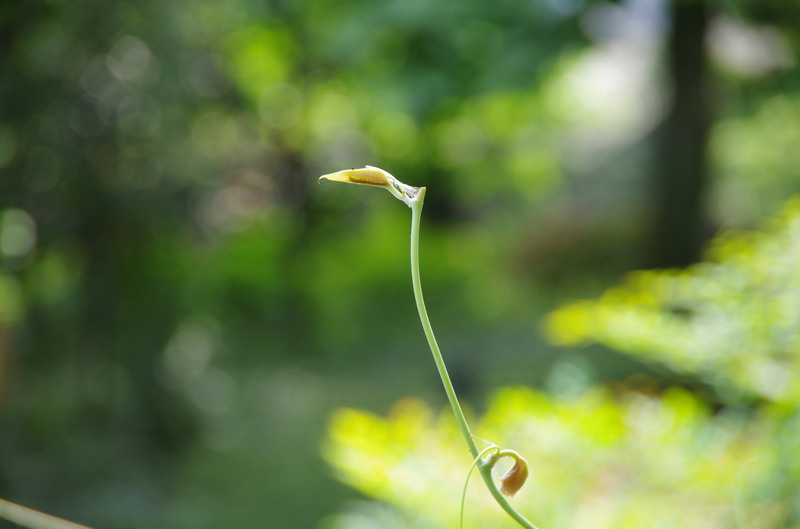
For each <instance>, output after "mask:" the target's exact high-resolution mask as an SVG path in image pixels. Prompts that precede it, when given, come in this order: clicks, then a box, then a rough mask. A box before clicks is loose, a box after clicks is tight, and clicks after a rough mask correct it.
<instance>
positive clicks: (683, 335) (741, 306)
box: [544, 199, 800, 407]
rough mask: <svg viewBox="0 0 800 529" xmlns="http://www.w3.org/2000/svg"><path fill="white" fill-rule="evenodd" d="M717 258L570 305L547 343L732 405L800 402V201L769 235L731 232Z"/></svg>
mask: <svg viewBox="0 0 800 529" xmlns="http://www.w3.org/2000/svg"><path fill="white" fill-rule="evenodd" d="M708 253H709V255H708V260H707V261H705V262H703V263H701V264H697V265H694V266H692V267H689V268H687V269H684V270H657V271H646V272H637V273H635V274H632V275H631V276H630V277H629V278H628V280H627V281H626V282H624V283H623V284H622V285H620V286H618V287H614V288H611V289H609V290H608V291H606V292H605V293H604V294H603V295H602V296H601V297H600V298H599V299H598V300H596V301H578V302H574V303H571V304H568V305H565V306H563V307H561V308H560V309H558V310H556V311H555V312H553V313H551V314H550V315H549V316H548V317H547V319H546V320H545V324H544V326H545V332H546V335H547V337H548V338H549V339H550V340H551V341H552V342H553V343H556V344H558V345H562V346H567V345H575V344H580V343H588V342H599V343H602V344H605V345H607V346H609V347H613V348H615V349H617V350H620V351H623V352H625V353H626V354H630V355H635V356H640V357H642V358H646V359H649V360H652V361H655V362H659V363H662V364H665V365H667V366H668V367H670V368H672V369H674V370H676V371H678V372H682V373H687V374H691V375H696V376H698V377H701V378H703V379H704V380H706V381H708V382H709V383H710V384H711V385H712V386H714V387H715V388H716V389H718V390H719V398H721V399H722V400H723V401H725V402H732V403H736V402H738V401H745V402H747V401H752V400H753V399H763V400H767V401H770V402H776V403H783V404H786V405H787V406H789V407H794V406H796V405H797V403H798V402H800V385H799V384H798V380H797V379H796V377H795V376H794V373H796V372H797V371H798V369H800V329H798V326H797V322H798V321H800V303H799V302H798V292H800V268H798V266H797V263H798V261H800V200H798V199H794V200H792V201H790V202H789V204H788V205H787V206H786V208H785V209H784V211H783V213H782V214H781V215H780V216H779V217H776V218H773V219H771V222H770V223H769V225H768V227H767V228H765V231H763V232H744V233H735V232H734V233H727V234H725V235H722V236H720V237H719V238H717V239H716V240H715V241H714V243H713V244H712V245H711V247H710V249H709V252H708Z"/></svg>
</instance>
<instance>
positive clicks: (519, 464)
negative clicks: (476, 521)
mask: <svg viewBox="0 0 800 529" xmlns="http://www.w3.org/2000/svg"><path fill="white" fill-rule="evenodd" d="M473 437H476V436H473ZM482 440H483V439H482ZM486 442H488V441H486ZM504 457H510V458H512V459H513V460H514V466H512V467H511V469H509V471H508V472H506V473H505V475H504V476H503V477H502V478H500V483H501V484H502V486H501V488H500V492H502V493H503V494H504V495H505V496H509V497H510V496H513V495H514V494H516V493H517V492H519V490H520V489H521V488H522V486H523V485H524V484H525V481H526V480H527V479H528V462H527V461H526V460H525V458H524V457H522V456H521V455H519V453H517V452H515V451H514V450H502V449H501V448H500V447H499V446H497V445H496V444H494V443H490V444H489V446H487V447H486V448H484V449H483V450H481V452H480V453H479V454H478V456H477V457H476V458H475V460H474V461H473V462H472V465H471V466H470V467H469V471H467V479H466V480H465V481H464V490H463V492H462V493H461V517H460V522H459V527H462V528H463V527H464V504H465V502H466V499H467V486H468V485H469V478H470V477H471V476H472V471H473V470H474V469H475V467H476V466H478V467H480V468H488V469H489V470H490V471H491V470H492V469H493V468H494V466H495V465H496V464H497V462H498V461H499V460H500V459H502V458H504Z"/></svg>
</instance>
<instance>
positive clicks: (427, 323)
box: [410, 187, 537, 529]
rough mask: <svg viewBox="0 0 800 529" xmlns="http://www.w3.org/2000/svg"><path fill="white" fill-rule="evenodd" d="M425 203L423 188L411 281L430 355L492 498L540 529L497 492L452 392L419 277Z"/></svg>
mask: <svg viewBox="0 0 800 529" xmlns="http://www.w3.org/2000/svg"><path fill="white" fill-rule="evenodd" d="M424 201H425V188H424V187H423V188H420V190H419V192H418V193H417V194H416V196H415V197H414V198H413V199H412V200H411V201H410V202H411V203H410V206H411V281H412V283H413V286H414V299H415V300H416V302H417V311H418V312H419V320H420V322H421V323H422V330H423V331H425V337H426V338H427V339H428V345H429V346H430V349H431V353H432V354H433V361H434V362H435V363H436V368H437V369H438V370H439V377H440V378H441V379H442V384H443V385H444V391H445V393H447V399H448V400H449V401H450V407H451V408H452V409H453V415H454V416H455V418H456V423H457V424H458V429H459V430H460V431H461V435H462V436H463V437H464V441H465V442H466V443H467V448H468V449H469V453H470V454H472V457H473V459H475V460H477V461H478V469H479V471H480V473H481V476H482V477H483V481H484V482H485V483H486V487H487V488H488V489H489V492H490V493H491V494H492V496H493V497H494V499H495V500H496V501H497V503H498V504H499V505H500V507H502V508H503V510H504V511H506V512H507V513H508V515H509V516H511V518H513V519H514V520H515V521H516V522H517V523H519V524H520V525H521V526H522V527H526V528H528V529H537V527H536V526H535V525H533V524H532V523H531V522H529V521H528V520H527V519H525V517H524V516H522V515H521V514H520V513H518V512H517V511H516V509H514V507H512V506H511V504H510V503H508V500H506V498H505V496H503V494H502V493H501V492H500V490H499V489H498V488H497V485H496V484H495V482H494V479H492V467H493V466H494V464H493V462H492V463H485V462H482V461H480V459H479V452H478V447H477V446H476V445H475V440H474V439H473V438H472V432H471V431H470V429H469V425H468V424H467V419H466V417H464V412H463V411H462V410H461V404H459V402H458V397H457V396H456V391H455V389H454V388H453V383H452V382H451V381H450V375H448V373H447V366H445V364H444V358H442V352H441V350H440V349H439V344H438V343H437V342H436V336H434V334H433V328H432V327H431V320H430V318H429V317H428V311H427V309H426V308H425V299H424V298H423V297H422V283H421V281H420V276H419V225H420V219H421V217H422V204H423V202H424Z"/></svg>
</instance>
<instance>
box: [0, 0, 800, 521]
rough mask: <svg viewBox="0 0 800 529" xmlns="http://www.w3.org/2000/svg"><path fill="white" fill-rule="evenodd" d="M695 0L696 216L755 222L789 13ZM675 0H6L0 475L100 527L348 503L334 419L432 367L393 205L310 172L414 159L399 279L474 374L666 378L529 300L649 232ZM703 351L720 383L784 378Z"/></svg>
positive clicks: (606, 269)
mask: <svg viewBox="0 0 800 529" xmlns="http://www.w3.org/2000/svg"><path fill="white" fill-rule="evenodd" d="M716 9H717V11H715V12H714V16H713V23H712V27H711V30H710V33H709V35H708V43H709V44H708V47H709V54H710V59H711V60H710V64H711V68H712V69H713V71H714V73H715V74H716V76H717V77H716V78H717V80H718V83H717V85H716V86H715V87H714V88H715V91H714V96H715V97H714V98H713V103H714V107H715V110H716V113H717V116H718V120H717V122H716V123H715V125H714V127H713V129H712V133H711V155H712V156H711V159H710V162H711V163H710V166H711V173H710V174H711V181H710V183H709V194H708V199H709V204H710V208H709V211H708V214H709V216H710V217H711V219H712V220H713V221H714V223H716V224H719V225H723V226H739V227H748V226H752V225H753V224H754V223H755V222H757V220H758V219H760V218H761V217H762V216H764V215H765V214H771V213H774V212H775V211H776V210H777V208H778V204H780V203H781V202H782V201H783V200H784V199H785V197H786V196H788V194H790V193H794V192H797V191H798V190H800V175H798V173H797V167H800V160H799V159H798V155H799V154H800V151H798V150H797V149H793V148H792V146H793V144H794V143H793V138H794V137H795V136H796V128H797V124H796V121H797V120H796V119H795V117H796V114H797V112H796V108H795V107H796V102H797V92H798V88H797V87H798V84H797V80H798V78H800V77H798V71H797V68H796V67H795V66H796V65H795V64H794V62H793V57H796V56H797V49H798V46H799V45H800V42H799V41H798V35H797V27H798V26H797V25H796V24H794V23H793V20H794V19H793V16H794V13H796V9H794V8H793V6H792V5H790V4H789V3H785V2H771V3H769V4H768V5H767V4H766V3H761V2H750V1H741V2H736V3H731V4H730V5H725V6H716ZM669 10H670V5H669V4H666V3H659V2H646V1H641V0H626V1H622V2H604V1H597V0H592V1H588V0H586V1H581V0H543V1H539V2H519V1H514V0H499V1H497V2H493V3H488V4H487V3H485V2H478V1H463V0H462V1H456V0H446V1H440V2H435V3H430V2H422V1H420V0H412V1H408V0H386V1H378V2H374V1H366V0H356V1H352V2H333V1H330V0H309V1H302V2H291V1H285V0H269V1H265V2H257V1H255V0H226V1H198V2H180V3H174V2H160V1H156V0H140V1H137V2H131V1H126V0H119V1H111V2H109V1H106V0H76V1H74V2H65V1H63V0H31V1H26V2H4V3H0V71H2V72H3V76H2V78H0V101H2V102H3V104H0V496H2V497H4V498H8V499H10V500H13V501H16V502H20V503H23V504H27V505H30V506H32V507H35V508H38V509H42V510H45V511H47V512H52V513H53V514H57V515H60V516H64V517H67V518H74V519H76V520H77V521H80V522H82V523H87V524H89V525H94V526H97V527H107V528H112V529H113V528H120V529H126V528H133V527H137V528H138V527H143V526H148V525H151V526H159V527H171V528H175V529H179V528H184V527H187V528H188V527H191V528H192V529H200V528H203V527H231V528H234V527H253V526H264V527H313V526H315V524H317V523H318V522H319V520H321V519H323V518H324V517H325V516H326V515H328V514H330V513H334V512H337V511H339V510H340V506H341V505H342V503H343V502H345V501H347V500H348V499H353V498H354V497H356V496H357V494H359V493H357V492H354V491H353V490H351V489H348V488H346V487H345V486H342V485H340V484H339V483H338V482H337V481H336V480H335V479H334V478H333V477H332V476H331V475H330V474H329V472H328V466H327V465H326V464H325V463H324V462H323V460H322V459H321V457H320V455H319V453H318V452H319V450H318V448H319V444H320V442H321V439H323V437H324V435H325V434H324V419H325V417H326V416H327V415H328V413H329V412H330V411H331V410H332V409H333V408H335V407H338V406H343V405H346V406H352V407H366V408H369V409H371V410H373V411H375V412H382V411H385V410H386V409H387V408H388V407H389V406H390V405H391V403H392V402H393V401H394V400H396V399H397V398H398V397H399V396H401V395H406V394H413V395H416V396H418V397H424V398H426V399H429V400H432V401H436V400H437V399H441V395H440V392H439V391H438V390H439V386H438V381H437V380H436V378H435V375H434V373H433V371H432V370H431V369H430V368H431V366H430V359H429V358H428V356H427V353H426V352H425V349H424V344H423V342H422V336H421V335H420V334H419V333H418V332H417V331H416V329H417V327H416V325H417V322H416V320H415V318H416V316H415V313H414V309H413V301H412V296H411V292H410V289H409V280H408V270H407V256H406V254H405V248H406V242H407V236H408V235H407V229H408V226H407V224H408V217H407V211H405V210H404V208H402V207H391V206H390V205H387V204H386V201H385V197H381V196H373V195H372V194H369V193H364V194H360V193H349V192H347V191H344V190H339V189H336V188H334V187H329V188H317V187H315V177H316V176H318V175H319V174H322V173H326V172H330V171H332V170H337V169H342V168H345V167H351V166H363V165H365V164H374V165H379V166H381V167H385V168H386V169H387V170H390V171H391V172H392V173H394V174H396V175H398V176H399V177H401V178H402V179H403V180H404V181H407V182H408V183H410V184H413V185H426V186H427V187H428V189H429V191H428V198H427V200H426V213H425V219H424V221H423V240H422V248H421V252H422V269H423V279H424V282H425V285H426V293H427V295H428V296H429V298H430V300H431V303H430V304H431V306H430V307H429V308H430V310H431V312H432V318H433V320H434V324H435V325H436V326H437V329H439V332H440V338H441V339H442V342H443V346H444V348H445V351H447V350H450V349H451V348H452V349H453V350H457V351H458V353H459V354H458V355H454V357H453V358H452V359H450V358H448V359H449V360H450V361H451V362H452V365H451V366H450V367H451V371H452V372H453V374H454V375H455V379H456V384H457V386H458V388H459V391H460V393H461V395H462V396H463V397H465V399H466V400H467V401H472V402H475V403H479V402H481V400H482V398H483V397H484V396H485V395H487V394H491V393H492V389H493V387H494V386H496V385H498V384H500V383H503V384H505V383H515V384H524V385H543V386H545V387H547V388H548V390H551V393H552V395H549V396H541V397H537V398H541V399H544V400H545V401H547V402H550V403H551V405H552V406H553V407H555V408H558V407H559V406H562V405H563V403H561V401H560V400H559V399H560V398H562V397H563V396H564V394H570V395H572V394H573V393H575V392H578V389H580V388H583V387H585V386H586V385H588V384H592V383H593V382H596V381H598V380H612V381H617V382H619V381H620V380H625V379H626V377H628V376H629V375H630V374H631V373H638V372H645V373H648V375H649V376H654V377H658V381H659V383H660V384H670V383H673V382H674V381H675V374H674V373H672V372H664V371H658V370H656V369H654V368H652V367H648V365H645V364H641V363H637V362H636V361H635V360H626V358H624V357H622V356H621V355H617V354H615V353H609V352H608V351H605V352H601V351H596V352H597V355H594V356H593V355H590V354H584V353H583V352H582V351H572V352H570V353H567V354H566V355H565V356H564V358H566V360H564V359H562V358H560V357H558V356H557V355H558V353H556V352H554V350H553V347H551V346H550V345H549V344H547V343H544V342H543V341H541V340H540V339H539V338H537V337H536V336H535V335H534V328H533V326H532V325H531V321H534V320H535V319H536V318H537V317H538V316H539V315H541V314H542V313H543V312H545V311H547V310H549V309H551V308H552V307H553V306H554V303H556V302H560V301H561V300H563V299H567V298H569V299H572V298H586V297H590V296H592V295H595V294H597V293H598V292H599V291H601V290H602V289H603V288H605V286H606V285H608V284H610V283H613V282H614V281H615V280H616V278H617V277H618V276H619V274H621V273H623V272H625V271H628V270H630V269H632V268H634V267H637V266H640V264H641V262H642V261H643V260H644V254H645V250H643V248H645V247H646V246H647V244H648V243H649V242H650V241H648V240H647V239H646V232H647V227H648V225H649V223H650V222H651V220H652V219H651V212H652V209H653V202H655V201H657V198H653V197H652V196H651V194H650V188H651V174H650V173H651V172H652V171H651V157H652V153H653V150H654V147H655V145H656V144H657V143H658V142H659V141H660V137H661V125H660V123H661V121H662V119H663V114H664V108H665V106H667V105H668V102H669V99H670V97H669V94H668V93H666V92H667V91H666V89H665V79H666V78H668V77H669V74H668V72H665V65H664V61H663V58H662V55H663V54H662V50H663V43H664V40H665V38H666V37H665V33H666V32H667V30H668V27H669ZM754 50H755V51H754ZM662 243H663V241H662ZM754 248H755V247H754ZM692 273H693V272H692ZM681 277H682V276H681ZM659 281H660V280H659ZM675 281H683V279H680V280H679V279H675ZM709 281H711V280H709ZM726 288H727V287H726ZM775 288H777V287H775ZM736 292H739V291H736ZM731 295H734V294H731ZM742 295H744V294H742ZM776 299H777V298H776ZM781 299H783V298H781ZM785 302H786V303H787V305H786V306H784V307H782V308H781V307H773V308H774V310H776V311H777V314H779V315H780V314H783V315H784V316H786V317H789V312H785V311H788V310H790V309H791V307H790V300H789V298H788V297H787V298H786V299H785ZM754 303H755V300H754ZM753 310H755V308H754V309H753ZM781 311H784V312H781ZM723 319H724V318H723ZM787 321H788V320H787ZM715 328H716V327H715ZM764 333H766V334H770V335H771V336H772V337H777V335H774V336H773V334H774V333H783V331H779V330H774V331H773V330H770V331H766V330H765V331H764ZM780 336H781V337H782V339H783V338H786V339H788V337H790V336H791V329H785V333H783V334H781V335H780ZM765 339H766V338H765ZM735 345H737V347H738V346H739V344H735ZM786 345H787V347H788V343H787V344H786ZM739 349H741V347H739ZM774 353H775V356H769V359H770V362H773V363H768V364H764V365H760V367H759V369H762V372H761V375H759V376H762V375H763V376H766V377H767V382H770V381H772V379H771V378H769V377H772V376H773V375H774V376H777V375H780V374H782V373H784V374H785V371H783V370H784V369H788V367H787V366H788V365H789V364H787V363H786V362H787V361H788V360H787V358H784V357H782V356H780V354H781V353H780V352H779V351H778V348H775V349H774ZM770 354H771V353H770ZM487 355H488V356H490V357H491V359H492V360H493V361H492V362H488V363H487V362H486V357H487ZM593 358H601V359H602V361H596V360H593ZM487 364H488V365H487ZM681 369H683V368H681ZM692 372H693V373H694V371H692ZM576 373H577V375H576ZM703 373H705V371H702V372H700V371H698V376H703V377H705V376H706V375H704V374H703ZM573 375H574V376H573ZM721 377H723V375H719V376H717V375H714V376H712V377H710V380H712V381H717V380H718V379H720V378H721ZM724 378H725V380H727V381H728V382H729V386H730V385H733V387H734V389H735V391H734V390H732V389H731V387H726V389H725V390H724V391H723V390H722V389H720V395H722V396H721V397H719V398H720V399H723V400H722V402H724V403H725V404H731V403H734V404H737V405H739V404H741V403H748V402H751V401H750V400H749V399H750V398H751V397H749V396H745V395H744V394H743V393H737V391H740V390H741V391H748V392H751V393H755V395H756V397H758V398H759V399H764V400H767V401H770V402H778V403H784V404H786V406H789V402H790V401H789V400H787V399H789V398H790V396H792V395H795V393H794V389H793V388H794V385H793V383H792V382H788V383H787V384H788V385H785V386H779V385H774V388H771V389H772V390H773V392H772V393H770V392H769V390H768V392H767V393H766V394H764V393H763V390H764V387H765V382H764V381H763V380H761V379H759V380H760V382H758V383H757V384H756V385H755V386H753V385H752V384H750V382H753V381H755V380H756V379H754V378H752V376H750V375H748V374H746V373H745V374H742V375H741V377H740V378H735V377H733V376H732V375H730V374H728V373H726V374H725V375H724ZM747 381H750V382H747ZM681 382H685V380H683V379H682V380H681ZM714 383H715V384H716V382H714ZM748 384H750V385H748ZM766 385H769V384H766ZM567 387H569V388H573V389H572V390H570V391H566V390H565V389H564V388H567ZM692 387H694V386H692ZM736 388H738V389H736ZM781 388H782V389H781ZM775 391H777V392H778V393H775ZM523 393H524V392H523ZM600 394H601V393H598V394H597V395H600ZM592 395H594V393H592ZM723 397H724V398H723ZM586 398H589V397H586ZM592 398H595V397H592ZM596 398H597V399H599V400H597V402H606V400H603V399H608V398H610V397H602V398H601V397H596ZM648 398H650V397H648ZM792 398H793V397H792ZM685 400H686V401H687V402H694V401H695V400H698V402H699V400H702V399H701V397H699V396H695V397H690V396H686V397H685ZM590 401H591V399H590V400H588V401H586V403H587V404H586V405H587V406H590V405H593V404H589V403H590ZM623 401H624V402H627V400H625V399H623ZM591 402H595V401H591ZM648 402H649V401H648ZM658 405H659V406H660V404H658ZM597 406H600V407H604V406H606V404H597ZM624 406H627V404H625V405H624ZM624 406H623V407H622V408H620V410H618V411H617V412H615V413H623V411H622V410H624V409H627V408H625V407H624ZM654 406H655V404H654ZM697 406H699V407H700V408H701V409H703V410H705V409H706V408H705V407H704V406H706V405H705V404H702V403H698V404H697ZM418 409H420V413H422V414H423V415H425V413H427V412H423V411H422V408H421V407H418ZM698 413H700V414H701V415H703V414H705V413H707V412H706V411H703V412H698ZM703 416H705V415H703ZM709 420H711V419H709ZM776 420H777V419H776ZM765 421H766V422H765V424H767V423H768V422H769V421H767V420H766V419H765ZM522 422H523V423H524V421H522ZM712 422H713V421H712ZM748 424H749V423H748ZM769 424H773V423H769ZM509 425H511V423H510V422H509ZM423 426H424V425H423ZM421 427H422V426H421ZM509 427H510V426H509ZM749 427H750V426H748V428H749ZM425 428H427V426H425ZM765 428H767V430H768V427H766V426H765ZM767 430H764V431H767ZM426 431H427V430H426ZM431 435H439V434H438V433H432V434H431ZM509 435H510V434H509ZM620 435H623V434H620ZM623 437H624V435H623ZM782 446H786V445H782ZM684 448H685V449H686V450H689V448H688V447H675V450H678V451H680V450H683V449H684ZM520 449H522V447H520ZM765 450H766V449H765ZM681 453H683V452H681ZM448 457H449V456H448ZM765 457H767V455H765ZM769 457H771V456H769ZM461 459H462V458H459V462H458V463H457V465H456V468H457V472H458V473H459V474H460V473H461V471H462V470H463V469H464V466H465V465H464V464H462V462H461ZM466 463H468V461H467V462H466ZM534 472H535V468H534ZM448 479H449V478H448ZM459 479H460V478H459ZM790 483H791V481H787V485H786V486H787V487H788V486H789V485H788V484H790ZM773 485H774V483H773ZM474 489H475V490H473V493H475V494H477V490H478V489H479V486H478V485H477V484H476V485H475V486H474ZM721 493H722V492H720V494H721ZM765 494H766V493H765ZM770 494H772V493H770ZM776 494H777V493H776ZM776 494H773V495H771V496H770V495H769V494H766V496H765V497H768V498H779V496H778V495H776ZM457 495H458V492H457V491H456V493H455V496H453V497H454V498H455V497H457ZM447 497H448V498H450V496H449V495H447ZM657 497H660V496H657ZM563 501H567V500H566V498H565V499H564V500H563ZM654 501H655V499H654ZM781 505H783V504H781ZM367 509H368V510H369V511H370V512H371V513H375V516H379V517H384V518H386V519H387V520H389V519H394V518H393V517H395V516H396V513H395V511H393V510H391V509H389V510H386V509H384V508H382V507H380V506H377V507H376V506H374V505H373V506H370V507H368V508H367ZM523 510H524V509H523ZM468 512H469V511H468ZM472 512H473V513H475V514H476V516H478V514H477V513H478V512H479V510H478V508H476V507H473V508H472ZM406 514H407V513H406ZM534 514H535V513H534ZM560 515H565V514H563V513H562V514H560ZM404 516H405V514H404ZM481 516H482V515H481ZM489 516H492V514H489ZM554 516H555V514H554ZM770 516H771V515H770ZM476 519H477V518H476ZM770 519H771V518H770ZM354 523H356V522H354ZM365 523H366V522H365ZM381 523H383V522H381ZM389 523H390V522H388V521H387V522H385V525H389Z"/></svg>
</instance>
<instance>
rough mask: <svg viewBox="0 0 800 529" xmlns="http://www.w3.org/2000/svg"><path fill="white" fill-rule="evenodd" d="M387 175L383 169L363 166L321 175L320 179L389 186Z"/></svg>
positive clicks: (322, 180)
mask: <svg viewBox="0 0 800 529" xmlns="http://www.w3.org/2000/svg"><path fill="white" fill-rule="evenodd" d="M387 175H388V173H386V171H383V170H382V169H378V168H375V167H363V168H361V169H345V170H344V171H337V172H335V173H330V174H326V175H322V176H320V177H319V181H320V182H326V181H327V182H343V183H345V184H363V185H372V186H379V187H387V186H388V185H389V177H388V176H387Z"/></svg>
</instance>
